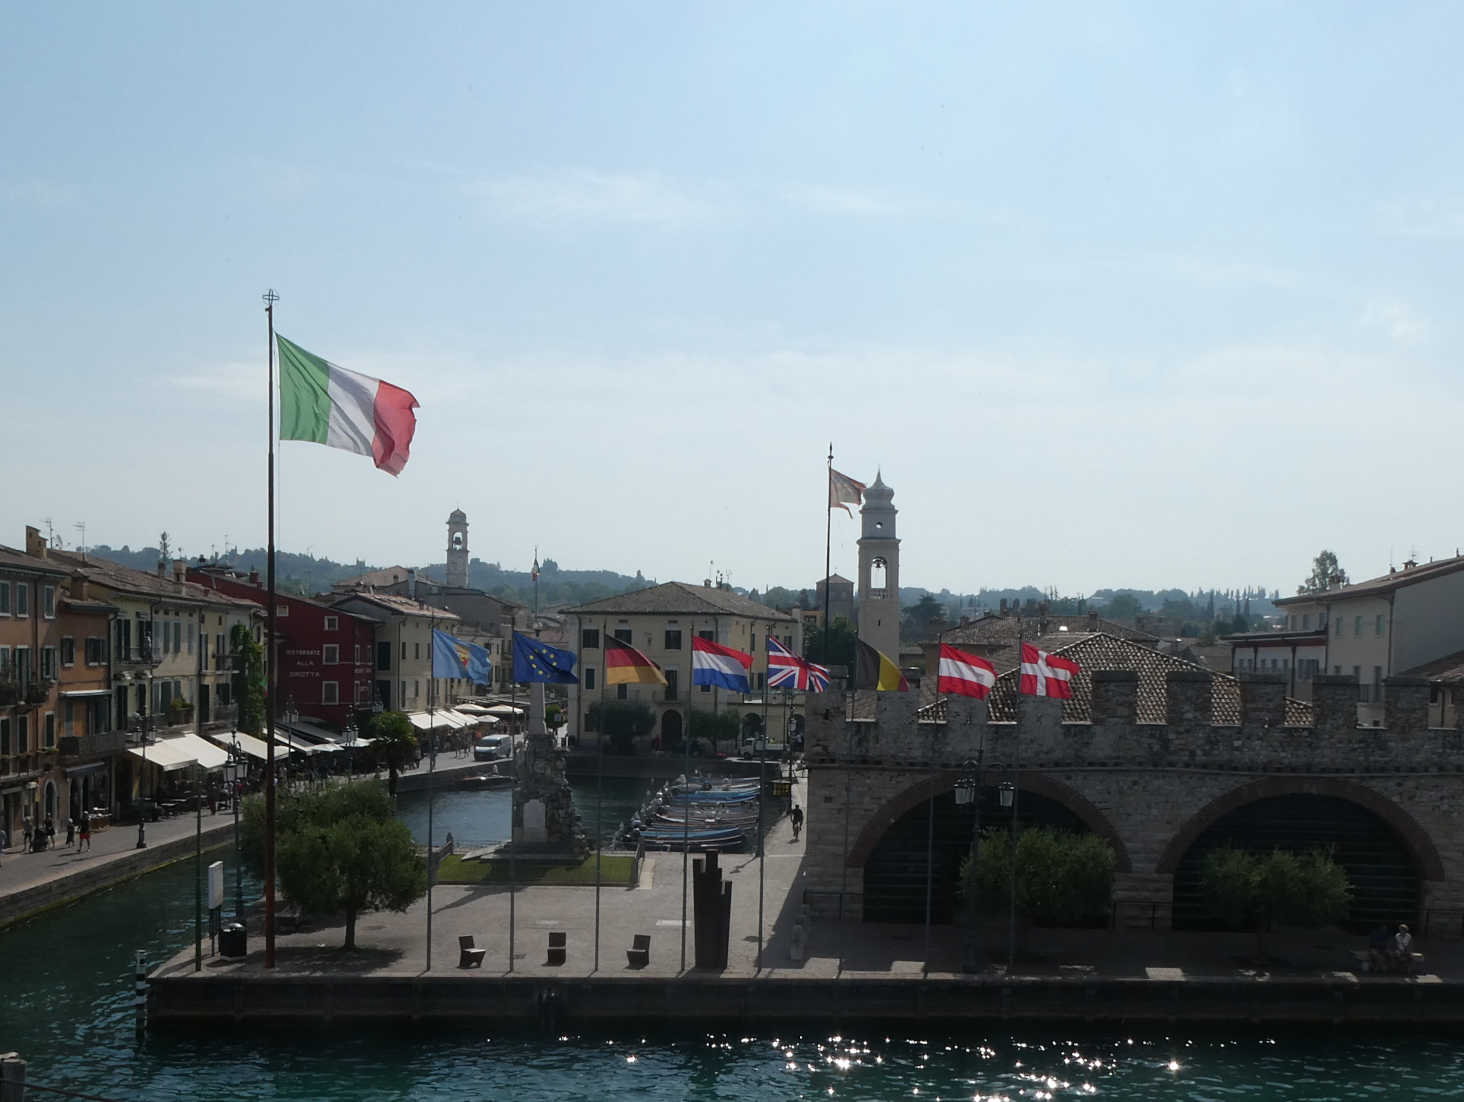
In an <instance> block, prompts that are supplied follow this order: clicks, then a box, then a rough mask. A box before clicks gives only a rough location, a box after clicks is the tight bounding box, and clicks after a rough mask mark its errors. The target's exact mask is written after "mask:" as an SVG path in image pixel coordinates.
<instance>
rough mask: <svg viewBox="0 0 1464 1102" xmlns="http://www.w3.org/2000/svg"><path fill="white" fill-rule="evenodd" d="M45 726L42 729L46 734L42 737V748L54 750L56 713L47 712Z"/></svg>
mask: <svg viewBox="0 0 1464 1102" xmlns="http://www.w3.org/2000/svg"><path fill="white" fill-rule="evenodd" d="M45 723H46V725H45V727H44V728H43V729H42V730H43V731H44V735H43V736H42V739H41V749H43V750H54V749H55V748H56V713H55V712H47V713H46V720H45Z"/></svg>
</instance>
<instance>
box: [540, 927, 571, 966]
mask: <svg viewBox="0 0 1464 1102" xmlns="http://www.w3.org/2000/svg"><path fill="white" fill-rule="evenodd" d="M568 944H569V943H568V939H567V938H566V936H565V933H564V931H563V930H550V931H549V959H548V960H546V961H545V962H544V963H545V964H553V965H560V964H563V963H564V960H565V957H566V956H567V955H568V953H569V948H568Z"/></svg>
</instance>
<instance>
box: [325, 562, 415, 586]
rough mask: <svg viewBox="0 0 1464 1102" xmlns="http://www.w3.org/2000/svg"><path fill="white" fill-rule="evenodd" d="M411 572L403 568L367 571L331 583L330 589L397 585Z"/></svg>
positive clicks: (394, 567)
mask: <svg viewBox="0 0 1464 1102" xmlns="http://www.w3.org/2000/svg"><path fill="white" fill-rule="evenodd" d="M410 573H411V572H410V571H409V570H407V568H406V567H405V566H385V567H382V568H381V569H380V570H368V571H367V572H366V573H365V574H361V575H358V576H357V577H354V578H346V579H344V580H343V581H339V582H333V583H332V584H331V588H332V589H355V588H358V587H361V588H364V587H367V586H373V585H397V584H398V583H400V582H404V581H406V580H407V576H408V575H409V574H410Z"/></svg>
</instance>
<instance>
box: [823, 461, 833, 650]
mask: <svg viewBox="0 0 1464 1102" xmlns="http://www.w3.org/2000/svg"><path fill="white" fill-rule="evenodd" d="M828 467H829V470H828V480H827V481H828V486H827V489H828V493H827V495H826V496H827V497H829V498H830V499H832V497H833V485H834V442H833V441H832V440H830V441H829V463H828ZM833 540H834V507H833V501H832V500H829V501H827V502H825V503H824V656H823V659H824V663H825V664H826V665H832V664H833V661H834V659H833V655H832V654H831V653H830V650H831V649H832V647H833V641H832V640H833V637H832V635H831V634H830V632H831V631H832V630H833V625H832V624H830V623H829V595H830V590H831V588H832V587H831V586H830V585H829V571H830V570H831V569H832V561H833V560H832V555H833Z"/></svg>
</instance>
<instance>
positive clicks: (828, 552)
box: [823, 440, 843, 907]
mask: <svg viewBox="0 0 1464 1102" xmlns="http://www.w3.org/2000/svg"><path fill="white" fill-rule="evenodd" d="M828 467H829V470H828V478H827V482H828V486H827V491H828V492H827V494H826V495H825V496H827V497H828V498H829V500H828V501H827V502H826V503H825V504H824V655H823V660H824V665H826V666H827V665H831V664H832V663H833V660H834V659H833V655H832V654H830V653H829V651H830V648H831V647H832V646H833V636H832V634H831V632H832V631H833V625H832V624H831V623H829V594H830V590H831V588H832V587H831V586H830V585H829V571H830V570H831V569H832V565H831V564H832V555H833V540H834V503H833V496H834V442H833V441H832V440H830V441H829V463H828ZM840 906H841V907H842V906H843V904H842V903H841V904H840Z"/></svg>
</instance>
